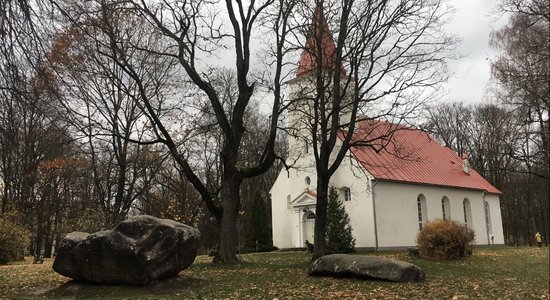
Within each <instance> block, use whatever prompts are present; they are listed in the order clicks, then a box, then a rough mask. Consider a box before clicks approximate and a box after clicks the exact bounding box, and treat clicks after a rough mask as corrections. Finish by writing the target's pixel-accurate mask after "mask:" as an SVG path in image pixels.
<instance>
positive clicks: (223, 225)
mask: <svg viewBox="0 0 550 300" xmlns="http://www.w3.org/2000/svg"><path fill="white" fill-rule="evenodd" d="M241 182H242V179H241V178H240V176H239V175H238V173H237V172H233V171H231V169H227V168H226V169H225V170H224V175H223V182H222V193H223V195H222V196H223V215H222V219H221V221H219V224H220V230H219V232H220V236H219V248H218V256H217V257H215V258H214V261H215V262H222V263H232V262H238V261H239V260H238V258H237V244H238V239H239V235H238V230H237V220H238V217H239V206H240V194H239V189H240V186H241Z"/></svg>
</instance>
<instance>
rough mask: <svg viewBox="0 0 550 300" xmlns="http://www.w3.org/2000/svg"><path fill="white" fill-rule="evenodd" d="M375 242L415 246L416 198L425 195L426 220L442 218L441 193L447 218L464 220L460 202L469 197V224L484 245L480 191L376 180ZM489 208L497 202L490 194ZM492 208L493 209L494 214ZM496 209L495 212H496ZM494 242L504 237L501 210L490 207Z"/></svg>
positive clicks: (384, 246)
mask: <svg viewBox="0 0 550 300" xmlns="http://www.w3.org/2000/svg"><path fill="white" fill-rule="evenodd" d="M374 192H375V196H374V198H375V205H376V216H377V218H376V221H377V228H378V242H379V247H380V248H393V247H408V246H414V245H416V234H417V233H418V229H419V225H418V223H419V221H418V207H417V197H418V195H419V194H423V195H424V197H425V198H426V212H424V213H426V214H427V220H428V221H430V220H434V219H441V218H442V217H443V213H442V205H441V200H442V198H443V197H444V196H446V197H447V198H448V199H449V202H450V207H451V211H450V218H451V219H453V220H457V221H459V222H464V209H463V201H464V199H465V198H468V199H469V201H470V205H471V219H472V220H471V221H470V222H469V225H470V226H471V227H472V228H473V229H474V230H475V232H476V239H475V244H487V227H486V223H485V213H484V206H483V205H484V204H483V192H481V191H474V190H465V189H454V188H445V187H435V186H424V185H416V184H403V183H391V182H378V183H376V185H375V187H374ZM487 198H488V199H489V201H488V202H490V205H491V207H494V206H496V205H497V204H498V196H495V195H489V197H487V196H486V199H487ZM493 210H494V211H495V212H494V213H493ZM497 212H498V213H497ZM491 213H492V215H491V218H492V220H494V221H493V228H494V229H493V232H494V235H495V243H499V242H498V241H501V240H503V236H502V229H500V230H498V228H499V226H500V228H502V225H499V223H501V222H500V221H497V220H496V219H497V218H498V220H500V210H499V209H492V210H491Z"/></svg>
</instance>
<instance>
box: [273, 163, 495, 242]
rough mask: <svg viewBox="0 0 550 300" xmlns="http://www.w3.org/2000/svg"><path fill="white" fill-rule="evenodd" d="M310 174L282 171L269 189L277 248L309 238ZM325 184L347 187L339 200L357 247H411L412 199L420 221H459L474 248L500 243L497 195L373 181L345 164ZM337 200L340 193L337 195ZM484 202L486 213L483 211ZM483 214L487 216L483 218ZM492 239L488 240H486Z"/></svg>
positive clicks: (413, 236) (413, 234)
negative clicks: (346, 193) (470, 232)
mask: <svg viewBox="0 0 550 300" xmlns="http://www.w3.org/2000/svg"><path fill="white" fill-rule="evenodd" d="M306 177H309V178H310V181H311V183H312V184H313V185H314V184H315V182H316V176H315V172H314V171H311V170H310V171H309V172H308V171H305V170H302V171H297V170H289V172H288V173H287V171H285V170H283V171H281V173H280V174H279V177H278V178H277V180H276V182H275V184H274V185H273V188H272V189H271V198H272V199H271V203H272V227H273V244H274V245H275V246H276V247H279V248H297V247H304V246H305V241H306V240H308V241H309V242H313V240H312V229H313V227H311V226H312V219H311V218H309V219H308V216H311V212H313V213H315V201H316V199H315V188H314V187H313V186H311V184H310V185H309V186H308V185H307V184H306ZM331 185H332V186H334V187H335V188H337V189H341V188H344V187H345V188H349V189H350V191H351V199H350V200H349V201H343V203H344V206H345V208H346V211H347V213H348V215H349V217H350V220H351V226H352V229H353V236H354V238H355V240H356V247H357V248H368V249H380V248H382V249H383V248H401V247H410V246H414V245H416V235H417V233H418V230H419V217H418V203H417V198H418V197H419V196H420V195H422V196H423V198H424V199H425V206H424V207H423V208H422V209H423V212H422V213H423V215H424V218H423V222H426V221H430V220H434V219H442V218H443V206H444V205H443V202H444V201H443V199H444V197H446V199H445V201H447V200H448V202H447V203H448V204H447V205H445V210H446V212H445V214H446V216H445V217H446V218H447V219H449V218H450V219H452V220H456V221H459V222H462V223H464V222H465V205H464V201H465V199H467V201H466V203H469V206H470V208H469V209H468V208H467V207H466V211H467V212H466V217H467V225H468V226H469V227H471V228H472V229H474V231H475V233H476V239H475V242H474V243H475V244H477V245H487V244H497V245H498V244H504V236H503V231H502V219H501V214H500V202H499V196H498V195H495V194H486V193H485V192H483V191H477V190H468V189H461V188H450V187H438V186H429V185H420V184H411V183H397V182H384V181H376V180H374V179H373V178H372V176H370V175H369V174H368V173H367V172H366V171H365V170H361V169H360V168H359V167H357V166H356V165H355V164H354V166H351V165H350V163H349V160H345V161H344V162H343V163H342V165H341V166H340V168H339V169H338V171H337V172H336V173H335V174H334V175H333V177H332V181H331ZM340 195H341V197H342V193H340ZM485 203H487V207H488V209H486V208H485ZM486 211H487V215H486ZM491 238H492V239H491Z"/></svg>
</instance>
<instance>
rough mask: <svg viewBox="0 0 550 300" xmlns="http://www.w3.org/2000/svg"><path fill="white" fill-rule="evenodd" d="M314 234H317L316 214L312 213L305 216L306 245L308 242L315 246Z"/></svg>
mask: <svg viewBox="0 0 550 300" xmlns="http://www.w3.org/2000/svg"><path fill="white" fill-rule="evenodd" d="M314 232H315V213H313V212H312V211H310V212H308V213H306V214H305V215H304V244H305V242H306V240H307V241H308V242H310V243H312V244H313V234H314Z"/></svg>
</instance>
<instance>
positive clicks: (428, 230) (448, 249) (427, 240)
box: [416, 220, 475, 260]
mask: <svg viewBox="0 0 550 300" xmlns="http://www.w3.org/2000/svg"><path fill="white" fill-rule="evenodd" d="M474 238H475V232H474V231H473V230H472V229H470V228H468V227H467V226H465V225H464V224H461V223H459V222H457V221H452V220H434V221H431V222H427V223H426V224H425V226H423V227H422V230H420V231H419V232H418V235H417V236H416V243H417V244H418V250H419V252H420V255H421V256H424V257H427V258H431V259H440V260H443V259H458V258H461V257H464V256H466V254H471V253H472V246H471V245H470V244H471V243H472V242H473V241H474Z"/></svg>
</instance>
